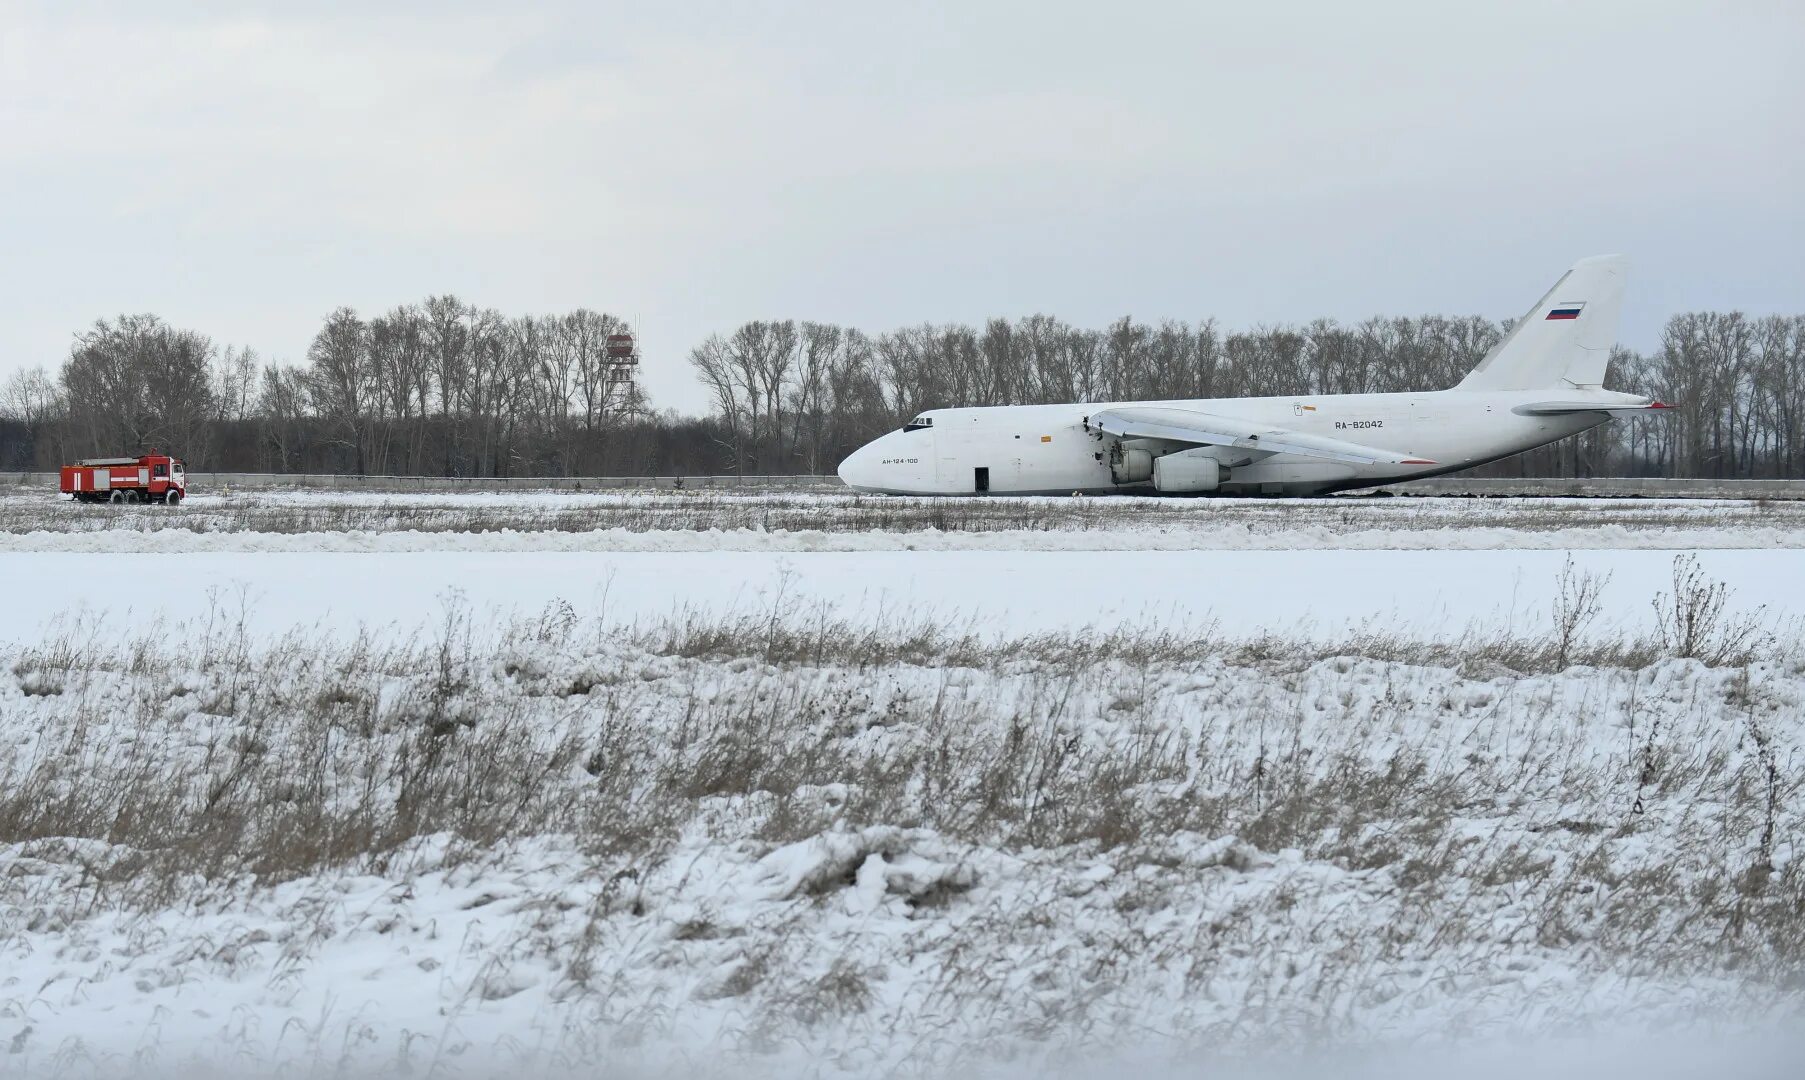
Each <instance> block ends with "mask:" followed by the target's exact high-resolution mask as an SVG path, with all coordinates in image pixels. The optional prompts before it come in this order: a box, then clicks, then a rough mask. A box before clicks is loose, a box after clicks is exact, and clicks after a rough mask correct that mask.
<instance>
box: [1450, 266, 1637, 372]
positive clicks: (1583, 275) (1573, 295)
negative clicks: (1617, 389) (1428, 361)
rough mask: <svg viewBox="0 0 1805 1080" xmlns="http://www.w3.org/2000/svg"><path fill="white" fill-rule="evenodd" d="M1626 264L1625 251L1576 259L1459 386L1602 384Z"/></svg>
mask: <svg viewBox="0 0 1805 1080" xmlns="http://www.w3.org/2000/svg"><path fill="white" fill-rule="evenodd" d="M1628 270H1629V260H1628V259H1625V258H1624V257H1623V256H1621V255H1595V256H1593V257H1592V258H1589V259H1581V260H1579V261H1578V262H1576V263H1574V264H1573V268H1572V269H1571V270H1568V271H1567V272H1566V273H1565V274H1563V275H1561V279H1560V280H1559V281H1557V282H1555V283H1554V288H1552V289H1549V290H1548V292H1547V294H1546V295H1545V296H1543V297H1542V299H1541V300H1540V301H1538V302H1537V303H1536V305H1535V306H1534V307H1532V308H1530V309H1529V310H1528V311H1527V312H1526V313H1524V315H1523V317H1522V318H1521V319H1519V320H1517V324H1516V325H1515V326H1513V327H1511V331H1510V333H1508V334H1506V335H1505V337H1504V340H1503V341H1500V342H1499V343H1498V345H1497V347H1496V348H1494V349H1493V350H1492V351H1491V352H1489V353H1487V354H1486V355H1485V359H1483V360H1481V361H1479V366H1478V367H1476V368H1474V369H1473V370H1472V371H1470V372H1468V373H1467V377H1466V378H1464V379H1462V380H1460V385H1459V386H1457V387H1455V389H1457V390H1547V389H1556V388H1561V387H1575V388H1578V387H1587V388H1593V387H1598V386H1601V385H1602V384H1603V383H1604V374H1605V365H1606V364H1608V363H1609V362H1610V359H1611V346H1612V345H1614V344H1616V341H1617V316H1618V313H1619V311H1620V310H1621V308H1622V307H1623V280H1624V278H1625V276H1626V275H1627V273H1628Z"/></svg>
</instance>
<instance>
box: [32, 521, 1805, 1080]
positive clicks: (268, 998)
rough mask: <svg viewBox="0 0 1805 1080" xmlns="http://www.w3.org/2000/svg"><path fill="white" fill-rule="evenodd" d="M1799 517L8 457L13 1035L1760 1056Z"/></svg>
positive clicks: (1244, 1054) (1639, 1064) (1782, 1003)
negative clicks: (458, 491)
mask: <svg viewBox="0 0 1805 1080" xmlns="http://www.w3.org/2000/svg"><path fill="white" fill-rule="evenodd" d="M96 512H97V513H96ZM1794 515H1795V511H1794V510H1792V509H1791V508H1790V507H1786V506H1781V505H1778V504H1776V505H1772V506H1770V505H1761V504H1743V503H1723V504H1695V503H1684V504H1656V503H1647V502H1641V501H1636V502H1634V503H1628V504H1626V503H1624V502H1616V501H1614V502H1590V503H1588V502H1575V503H1550V502H1548V501H1537V500H1487V501H1484V502H1474V501H1442V500H1433V501H1431V500H1408V501H1407V500H1396V499H1393V500H1319V501H1312V502H1288V503H1277V502H1262V501H1245V502H1242V501H1234V502H1221V503H1199V502H1196V501H1183V500H1149V501H1147V502H1146V503H1140V502H1136V501H1130V500H1000V499H999V500H962V501H961V500H953V501H945V502H934V501H926V500H872V499H857V498H854V497H849V496H796V495H782V496H769V497H758V496H738V495H735V496H716V495H709V496H705V497H695V498H690V497H688V496H672V495H668V494H658V493H631V494H610V495H605V496H604V495H593V496H592V495H581V494H559V495H555V496H520V495H508V496H494V497H486V496H469V495H455V496H365V495H351V496H347V495H334V494H329V493H302V494H283V493H275V494H271V493H259V494H258V495H256V496H255V497H240V496H232V497H230V498H218V499H216V500H212V501H209V500H208V499H204V498H198V497H197V498H196V499H195V500H193V501H192V503H191V504H190V505H189V506H188V507H183V508H180V509H178V510H176V511H174V512H165V511H162V510H161V508H143V509H139V510H136V511H131V512H126V513H112V512H111V508H72V507H68V506H66V505H59V504H57V503H55V502H54V501H53V500H50V499H42V498H21V497H19V496H7V497H4V498H0V582H3V583H4V593H3V599H0V1076H41V1075H93V1076H111V1075H119V1074H120V1073H121V1072H126V1071H130V1072H135V1073H139V1074H159V1073H165V1072H166V1073H171V1074H173V1073H177V1072H180V1073H184V1074H186V1075H189V1076H196V1075H247V1074H261V1073H264V1072H281V1073H283V1074H284V1075H316V1074H318V1075H324V1074H333V1075H364V1074H370V1073H384V1074H391V1073H392V1074H407V1075H461V1076H491V1075H503V1074H507V1075H513V1076H528V1075H561V1074H570V1075H594V1074H595V1073H596V1072H599V1071H607V1072H617V1073H622V1074H625V1075H642V1074H643V1075H740V1074H742V1073H744V1072H745V1071H747V1070H752V1071H756V1072H761V1073H765V1074H768V1075H794V1074H797V1073H803V1074H808V1075H822V1076H861V1075H871V1074H920V1075H947V1074H959V1075H1002V1076H1010V1077H1015V1076H1035V1075H1044V1074H1045V1073H1047V1072H1048V1071H1057V1070H1065V1071H1066V1072H1067V1073H1068V1074H1070V1075H1097V1076H1101V1075H1104V1074H1105V1073H1108V1074H1110V1075H1115V1074H1118V1073H1119V1072H1120V1071H1122V1069H1123V1068H1129V1067H1132V1068H1135V1069H1136V1070H1137V1071H1142V1072H1149V1073H1151V1074H1153V1075H1162V1074H1165V1073H1168V1072H1169V1073H1171V1074H1172V1075H1196V1074H1197V1072H1198V1071H1199V1070H1200V1069H1202V1068H1204V1067H1205V1066H1208V1067H1209V1068H1210V1070H1212V1071H1213V1072H1215V1073H1220V1072H1222V1071H1223V1070H1225V1069H1226V1070H1227V1071H1228V1072H1229V1073H1230V1074H1232V1075H1249V1076H1262V1077H1264V1076H1272V1075H1315V1074H1319V1073H1320V1072H1321V1071H1322V1070H1323V1068H1324V1067H1325V1066H1324V1064H1323V1063H1324V1062H1327V1063H1329V1064H1328V1065H1327V1067H1328V1068H1332V1069H1334V1070H1336V1071H1341V1072H1356V1071H1358V1069H1357V1068H1356V1067H1355V1066H1356V1064H1358V1067H1359V1069H1365V1070H1366V1072H1365V1073H1364V1074H1366V1075H1398V1074H1413V1075H1423V1076H1428V1075H1445V1074H1446V1073H1447V1072H1449V1071H1452V1069H1453V1068H1454V1067H1455V1066H1453V1065H1444V1064H1443V1063H1449V1062H1459V1067H1460V1068H1463V1069H1470V1067H1471V1064H1472V1058H1474V1057H1475V1056H1476V1055H1477V1056H1480V1057H1484V1058H1486V1059H1488V1060H1491V1061H1493V1062H1494V1064H1496V1063H1497V1062H1498V1061H1500V1060H1503V1061H1507V1062H1508V1061H1523V1062H1524V1064H1523V1065H1522V1066H1521V1067H1520V1068H1513V1067H1509V1066H1506V1067H1504V1068H1502V1069H1500V1071H1497V1072H1494V1073H1491V1074H1489V1075H1505V1074H1508V1073H1520V1072H1532V1073H1534V1074H1536V1075H1572V1076H1581V1075H1584V1076H1588V1077H1597V1076H1607V1077H1608V1076H1618V1075H1622V1076H1635V1077H1637V1078H1638V1080H1647V1078H1648V1077H1652V1076H1665V1075H1676V1074H1678V1073H1683V1072H1685V1071H1686V1070H1685V1069H1684V1068H1683V1067H1682V1064H1681V1063H1687V1062H1690V1063H1694V1064H1695V1065H1697V1064H1700V1063H1702V1064H1703V1065H1706V1066H1709V1067H1712V1068H1715V1069H1717V1070H1719V1071H1724V1070H1727V1071H1729V1072H1732V1073H1734V1072H1742V1073H1743V1074H1746V1075H1772V1076H1776V1077H1778V1076H1786V1075H1791V1073H1790V1072H1789V1071H1788V1069H1790V1068H1791V1067H1792V1066H1794V1065H1796V1062H1797V1060H1798V1053H1799V1052H1800V1051H1801V1050H1805V1048H1802V1047H1800V1046H1799V1044H1798V1042H1797V1040H1796V1038H1793V1037H1792V1036H1791V1035H1789V1034H1787V1033H1790V1032H1796V1031H1798V1030H1801V1029H1805V918H1801V917H1800V912H1801V911H1805V861H1802V860H1801V859H1800V857H1799V856H1800V853H1801V848H1800V839H1799V836H1800V833H1799V830H1800V828H1801V826H1805V816H1802V815H1805V809H1802V807H1805V803H1802V802H1801V796H1805V630H1802V627H1801V623H1800V621H1799V620H1800V615H1801V613H1805V540H1801V526H1802V525H1805V521H1801V520H1799V519H1798V518H1796V517H1795V516H1794ZM510 529H511V530H514V531H513V532H508V531H504V530H510ZM1338 545H1339V546H1338ZM1688 548H1693V549H1698V550H1696V553H1695V554H1694V553H1693V552H1689V551H1687V550H1686V549H1688ZM1676 549H1677V550H1676ZM1676 556H1679V557H1681V558H1682V560H1683V561H1681V562H1680V563H1679V564H1678V566H1677V567H1676V562H1675V559H1676ZM1676 570H1677V572H1678V576H1677V577H1676ZM1687 574H1692V575H1694V576H1693V577H1692V578H1691V579H1690V581H1688V580H1687V578H1686V575H1687ZM1720 586H1721V587H1722V588H1723V589H1724V590H1727V591H1721V592H1720V591H1716V590H1717V589H1718V588H1719V587H1720ZM1656 601H1658V603H1657V602H1656ZM1676 604H1679V605H1681V606H1682V607H1683V608H1684V611H1676ZM1563 612H1565V613H1566V614H1565V615H1563ZM1699 620H1703V622H1702V623H1701V622H1700V621H1699ZM1563 626H1564V627H1566V628H1567V629H1569V630H1571V631H1572V632H1573V640H1571V641H1566V640H1563V639H1562V637H1561V631H1562V628H1563ZM1687 626H1691V627H1692V628H1693V630H1695V631H1697V633H1696V634H1694V635H1693V637H1694V638H1695V639H1696V640H1694V639H1686V640H1684V641H1682V638H1683V637H1684V636H1685V635H1684V633H1683V630H1684V628H1685V627H1687ZM1701 658H1702V659H1701ZM1657 1036H1658V1038H1657ZM1600 1040H1602V1041H1600ZM1650 1045H1653V1046H1656V1047H1660V1048H1661V1049H1660V1050H1658V1051H1656V1050H1650V1049H1648V1047H1649V1046H1650ZM1399 1047H1408V1048H1411V1049H1409V1050H1408V1051H1399V1050H1398V1049H1397V1048H1399ZM1525 1047H1528V1048H1529V1049H1528V1050H1525V1049H1524V1048H1525ZM1503 1048H1509V1053H1508V1054H1507V1053H1506V1052H1505V1050H1504V1049H1503ZM1130 1062H1131V1063H1132V1064H1127V1063H1130ZM1664 1070H1669V1071H1664Z"/></svg>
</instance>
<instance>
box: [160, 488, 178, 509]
mask: <svg viewBox="0 0 1805 1080" xmlns="http://www.w3.org/2000/svg"><path fill="white" fill-rule="evenodd" d="M181 501H182V493H181V492H179V491H177V490H176V489H175V488H170V489H169V490H168V491H165V492H164V493H163V505H164V506H177V505H180V504H181Z"/></svg>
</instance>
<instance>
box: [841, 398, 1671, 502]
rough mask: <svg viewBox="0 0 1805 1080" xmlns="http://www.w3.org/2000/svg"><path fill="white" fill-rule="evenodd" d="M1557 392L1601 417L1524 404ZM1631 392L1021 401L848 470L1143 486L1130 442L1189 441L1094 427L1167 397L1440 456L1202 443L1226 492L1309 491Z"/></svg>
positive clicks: (1481, 456) (1389, 472)
mask: <svg viewBox="0 0 1805 1080" xmlns="http://www.w3.org/2000/svg"><path fill="white" fill-rule="evenodd" d="M1551 396H1558V397H1559V398H1561V399H1562V400H1563V401H1567V402H1576V401H1577V402H1581V403H1589V402H1591V401H1594V400H1596V401H1597V402H1598V405H1599V409H1600V411H1598V412H1567V413H1561V414H1555V415H1536V414H1527V413H1522V412H1517V411H1513V410H1516V409H1519V408H1521V407H1525V406H1529V405H1532V404H1535V403H1537V402H1545V401H1547V400H1548V399H1549V398H1550V397H1551ZM1645 400H1646V399H1638V398H1633V397H1632V396H1630V395H1627V394H1617V393H1612V392H1609V391H1604V390H1596V389H1584V390H1580V389H1571V390H1567V391H1565V392H1563V393H1560V394H1558V395H1554V394H1551V392H1550V391H1548V390H1498V391H1473V390H1440V391H1430V392H1425V393H1418V394H1337V395H1321V396H1299V397H1265V398H1204V399H1193V400H1185V401H1165V402H1118V403H1094V404H1088V405H1087V404H1074V405H1012V406H998V407H992V408H973V409H936V410H933V411H931V412H928V413H924V414H922V418H924V419H931V421H932V423H931V425H930V426H926V427H920V428H916V429H914V430H901V431H893V432H891V433H889V434H887V435H884V436H881V437H880V438H878V439H876V440H874V441H872V442H870V443H868V444H866V445H865V446H863V447H861V448H859V449H858V450H857V451H854V452H853V454H852V455H851V456H850V457H848V458H847V459H846V460H845V462H844V463H842V464H841V466H840V476H841V478H842V479H844V480H845V481H846V483H847V485H848V486H849V487H852V488H853V489H855V490H858V491H871V492H883V493H888V494H898V495H956V494H972V493H974V492H979V491H987V492H989V493H992V494H1005V495H1029V494H1072V493H1074V492H1084V493H1090V494H1095V493H1112V492H1123V493H1144V494H1153V493H1155V489H1154V488H1153V486H1152V485H1151V484H1150V483H1149V482H1147V481H1146V480H1141V479H1129V480H1125V481H1124V480H1121V479H1119V478H1120V477H1121V473H1120V470H1119V469H1115V468H1112V456H1113V457H1114V458H1115V459H1117V460H1119V453H1118V451H1119V449H1120V448H1119V447H1118V446H1115V445H1112V444H1118V443H1119V444H1123V445H1127V444H1129V443H1134V444H1138V445H1147V444H1151V445H1150V446H1149V449H1151V450H1152V451H1153V452H1154V453H1156V454H1161V453H1171V452H1175V451H1179V450H1182V449H1186V446H1185V444H1181V443H1161V442H1160V441H1159V440H1122V439H1117V438H1115V437H1114V436H1111V435H1107V434H1104V433H1102V432H1100V431H1098V430H1095V428H1094V427H1092V426H1090V425H1088V424H1087V423H1086V421H1087V419H1088V418H1089V417H1090V416H1091V415H1092V414H1094V413H1098V412H1101V411H1102V410H1104V409H1109V408H1121V407H1136V406H1164V407H1176V408H1182V409H1188V410H1193V411H1196V412H1199V413H1208V414H1214V415H1217V416H1224V417H1234V418H1237V419H1241V420H1247V421H1252V422H1256V423H1260V424H1270V425H1271V426H1272V427H1274V428H1282V429H1285V430H1288V431H1294V432H1303V433H1307V434H1314V435H1320V436H1325V437H1328V438H1333V439H1339V440H1345V441H1348V442H1357V443H1360V444H1363V445H1365V446H1371V447H1377V448H1383V449H1387V450H1392V451H1396V452H1397V453H1398V454H1399V455H1401V456H1407V457H1411V458H1423V459H1428V460H1430V461H1433V462H1434V464H1429V465H1396V464H1377V465H1352V464H1345V463H1342V462H1339V461H1324V460H1320V459H1317V458H1311V457H1304V456H1298V455H1291V454H1285V453H1270V452H1262V451H1257V450H1249V449H1246V448H1240V447H1232V446H1212V447H1208V448H1205V449H1203V450H1201V451H1193V452H1203V453H1208V454H1211V455H1212V456H1215V457H1216V458H1218V459H1219V460H1220V461H1221V463H1222V466H1223V470H1224V472H1223V479H1222V483H1221V486H1220V487H1219V488H1218V489H1217V492H1218V493H1220V494H1225V495H1236V494H1243V495H1246V494H1264V495H1310V494H1320V493H1323V492H1329V491H1336V490H1341V489H1345V488H1355V487H1366V486H1370V485H1373V484H1382V483H1388V482H1392V481H1396V480H1407V479H1415V478H1419V477H1424V476H1435V475H1438V474H1441V473H1447V472H1454V471H1457V470H1460V469H1467V468H1471V467H1473V466H1475V465H1479V464H1482V463H1484V462H1487V461H1495V460H1497V459H1498V458H1502V457H1509V456H1510V455H1512V454H1517V453H1521V452H1523V451H1525V450H1529V449H1532V448H1534V447H1537V446H1541V445H1543V444H1545V443H1550V442H1553V441H1555V440H1557V439H1563V438H1566V437H1567V436H1569V435H1576V434H1578V433H1579V432H1582V431H1585V430H1587V429H1589V428H1593V427H1596V426H1598V425H1599V424H1602V423H1604V422H1605V421H1606V420H1608V419H1609V418H1610V414H1609V413H1608V412H1605V411H1603V410H1606V409H1611V408H1623V407H1625V406H1626V405H1627V404H1629V403H1631V402H1640V401H1645Z"/></svg>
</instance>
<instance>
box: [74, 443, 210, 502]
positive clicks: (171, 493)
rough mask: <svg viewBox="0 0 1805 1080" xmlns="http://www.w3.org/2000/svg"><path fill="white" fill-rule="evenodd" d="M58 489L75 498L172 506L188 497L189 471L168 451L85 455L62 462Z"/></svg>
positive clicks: (76, 499)
mask: <svg viewBox="0 0 1805 1080" xmlns="http://www.w3.org/2000/svg"><path fill="white" fill-rule="evenodd" d="M60 489H61V491H62V493H63V494H65V495H72V496H74V497H75V501H76V502H109V503H139V502H160V503H165V504H167V505H169V506H174V505H175V504H177V503H179V502H181V501H182V500H183V499H185V498H187V497H188V474H187V471H186V470H185V469H183V468H182V462H181V460H180V459H178V458H172V457H170V456H169V455H167V454H157V453H150V454H144V455H142V456H140V457H112V458H84V459H83V460H81V461H78V462H76V463H75V464H73V465H64V466H63V468H62V477H61V485H60Z"/></svg>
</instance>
